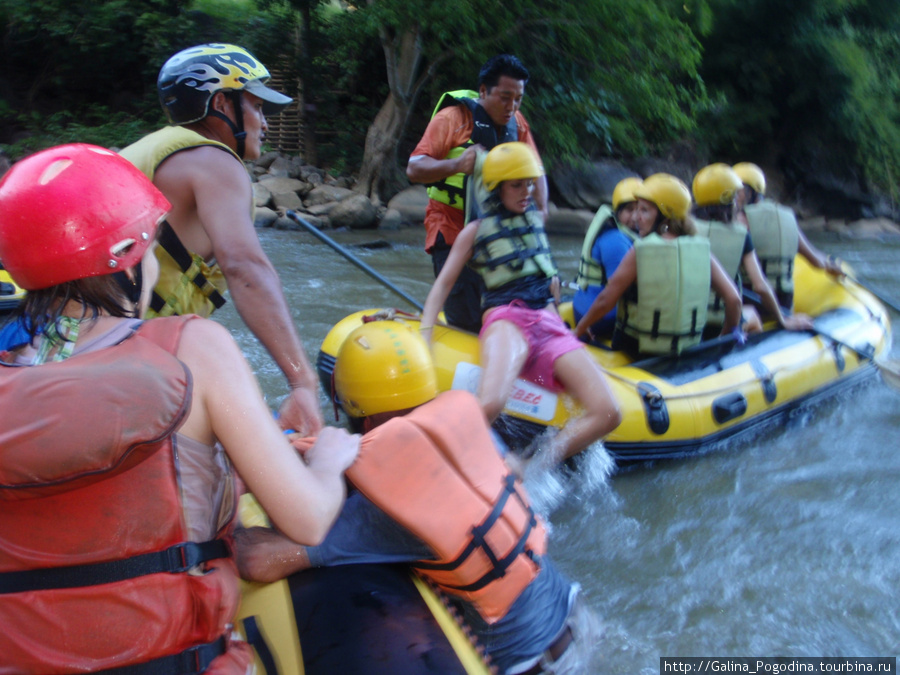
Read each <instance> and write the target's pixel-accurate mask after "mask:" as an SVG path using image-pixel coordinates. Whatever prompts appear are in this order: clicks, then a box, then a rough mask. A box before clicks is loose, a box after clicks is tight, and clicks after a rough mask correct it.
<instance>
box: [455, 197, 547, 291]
mask: <svg viewBox="0 0 900 675" xmlns="http://www.w3.org/2000/svg"><path fill="white" fill-rule="evenodd" d="M469 266H470V267H472V268H473V269H474V270H475V271H476V272H478V273H479V274H480V275H481V277H482V278H483V279H484V284H485V286H486V287H487V288H488V289H490V290H493V289H495V288H499V287H501V286H503V285H504V284H508V283H509V282H510V281H514V280H516V279H521V278H523V277H528V276H533V275H536V274H540V275H543V276H545V277H547V278H551V277H553V276H554V275H555V274H556V273H557V268H556V263H555V262H554V261H553V256H552V255H551V253H550V242H549V241H548V239H547V234H546V232H544V219H543V216H542V215H541V214H540V213H539V212H538V211H536V210H534V209H531V210H528V211H526V212H525V213H524V214H522V215H520V216H511V217H507V218H500V216H488V217H487V218H483V219H482V220H481V222H480V223H479V225H478V232H477V234H476V235H475V245H474V247H473V249H472V257H471V259H470V260H469Z"/></svg>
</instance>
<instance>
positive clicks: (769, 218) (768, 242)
mask: <svg viewBox="0 0 900 675" xmlns="http://www.w3.org/2000/svg"><path fill="white" fill-rule="evenodd" d="M744 213H745V214H746V215H747V223H748V225H749V226H750V237H751V238H752V239H753V247H754V248H755V249H756V256H757V257H758V258H759V264H760V266H761V267H762V271H763V273H764V274H765V275H766V278H767V279H768V280H769V284H771V286H772V288H773V289H775V292H776V293H777V294H778V295H779V296H782V295H785V294H792V293H793V292H794V258H795V257H796V255H797V251H798V250H799V249H800V228H799V226H798V225H797V218H796V216H795V215H794V212H793V211H792V210H791V209H789V208H788V207H786V206H782V205H781V204H777V203H775V202H773V201H771V200H765V201H763V202H759V203H758V204H748V205H747V206H746V207H745V208H744Z"/></svg>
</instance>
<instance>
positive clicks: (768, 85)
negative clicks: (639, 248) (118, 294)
mask: <svg viewBox="0 0 900 675" xmlns="http://www.w3.org/2000/svg"><path fill="white" fill-rule="evenodd" d="M0 17H2V20H3V26H4V31H3V41H2V45H0V49H2V57H3V63H4V64H5V66H4V73H5V77H4V78H3V79H2V80H0V143H2V144H3V148H4V150H5V152H6V153H7V154H8V155H9V156H10V157H11V158H13V159H15V158H17V157H19V156H21V155H22V154H24V153H26V152H29V151H31V150H33V149H35V148H38V147H42V146H45V145H49V144H52V143H56V142H60V141H66V140H75V139H77V140H85V141H90V142H94V143H99V144H102V145H107V146H122V145H124V144H126V143H128V142H130V141H131V140H134V139H135V138H136V137H138V136H139V135H140V134H141V133H142V132H144V131H146V130H147V129H150V128H153V127H155V126H157V125H159V124H160V123H161V122H162V116H161V113H160V112H159V109H158V104H157V101H156V95H155V80H156V73H157V72H158V69H159V66H160V65H161V64H162V62H163V61H164V60H165V58H167V57H168V56H169V55H170V54H172V53H173V52H174V51H176V50H178V49H180V48H183V47H186V46H189V45H191V44H197V43H200V42H206V41H212V40H223V41H230V42H236V43H239V44H242V45H244V46H246V47H247V48H248V49H250V50H251V51H253V52H254V53H256V54H257V56H259V57H260V58H261V59H262V60H263V61H265V62H269V63H272V62H274V60H275V59H277V58H279V57H286V58H287V60H288V62H289V63H290V64H292V65H294V66H296V68H297V71H298V72H299V73H301V74H302V76H303V86H304V91H305V96H306V97H307V100H306V103H312V104H314V105H315V108H316V111H317V114H316V117H315V128H314V131H315V135H314V136H313V137H312V140H314V141H315V142H316V145H315V146H314V150H315V156H316V159H317V160H318V162H319V163H320V164H323V165H327V166H333V167H335V168H337V169H339V170H343V171H352V172H354V173H356V174H357V175H358V176H359V178H360V183H361V185H362V188H361V189H363V190H364V191H367V192H368V193H369V194H371V195H373V196H381V197H382V198H384V197H387V196H390V194H392V193H393V192H394V191H396V189H398V188H399V187H400V186H402V185H403V181H404V177H403V175H402V172H401V168H402V165H403V164H404V161H403V160H404V158H405V156H406V155H407V154H408V151H409V150H410V148H411V146H412V145H413V144H414V143H415V141H416V140H417V138H418V135H419V133H420V132H421V130H422V128H423V127H424V125H425V123H426V122H427V119H428V117H429V116H430V113H431V108H432V106H433V105H434V101H435V100H436V99H437V97H438V95H439V93H440V92H441V91H444V90H446V89H449V88H460V87H474V85H475V79H476V74H477V70H478V68H479V66H480V64H481V63H482V62H483V61H484V60H485V59H486V58H487V57H488V56H490V55H492V54H494V53H497V52H500V51H511V52H514V53H517V54H518V55H519V56H520V57H521V58H522V59H523V61H525V63H526V65H528V66H529V68H530V69H531V72H532V79H531V82H530V84H529V86H528V90H527V100H526V103H525V106H526V112H527V115H528V117H529V120H530V121H531V123H532V125H533V126H534V127H535V129H536V130H537V132H538V138H539V142H540V144H541V146H542V150H543V154H544V155H545V159H546V160H547V161H548V162H549V163H551V164H552V163H554V162H571V161H573V160H576V159H578V158H599V157H620V158H628V157H633V156H639V155H663V156H665V155H667V154H670V153H671V152H673V149H674V148H689V149H690V152H691V153H692V154H693V156H695V157H696V158H697V160H698V161H700V162H704V161H707V160H710V159H716V160H718V159H722V160H724V161H737V160H745V159H749V160H755V161H757V162H760V163H763V164H765V165H767V166H776V167H778V168H780V169H782V170H783V171H784V172H785V174H786V175H788V176H792V175H793V176H796V177H798V178H799V177H802V175H803V174H804V173H805V172H809V171H810V170H813V169H815V170H816V171H821V172H825V173H827V174H828V175H830V176H832V177H833V178H834V180H835V181H840V182H842V183H843V184H844V185H847V184H850V185H855V186H857V187H858V189H859V190H860V191H861V192H875V193H879V194H882V195H888V196H890V197H891V198H892V199H893V197H894V192H895V190H896V188H895V185H894V178H893V177H894V176H895V175H900V108H898V97H900V77H898V70H897V66H896V63H897V57H898V55H900V0H792V1H791V2H789V3H785V2H781V1H780V0H687V1H683V2H657V1H655V0H634V1H633V2H621V1H620V0H584V1H582V2H577V3H574V2H570V1H569V0H541V1H540V2H539V1H537V0H517V1H516V2H502V3H501V2H498V1H497V0H469V1H468V2H464V3H452V4H449V5H448V4H447V3H437V2H432V1H431V0H358V1H355V2H338V0H328V1H326V0H256V2H254V1H253V0H193V1H190V2H189V1H187V0H91V1H87V0H29V2H21V1H20V0H0Z"/></svg>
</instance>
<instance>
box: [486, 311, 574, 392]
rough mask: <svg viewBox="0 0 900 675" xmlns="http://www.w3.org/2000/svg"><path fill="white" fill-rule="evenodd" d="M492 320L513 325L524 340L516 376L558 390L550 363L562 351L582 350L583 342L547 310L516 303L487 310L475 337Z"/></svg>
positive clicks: (560, 354)
mask: <svg viewBox="0 0 900 675" xmlns="http://www.w3.org/2000/svg"><path fill="white" fill-rule="evenodd" d="M495 321H509V322H511V323H513V324H515V325H516V327H517V328H518V329H519V330H520V331H522V335H523V336H524V337H525V341H526V342H527V343H528V358H526V359H525V365H524V366H522V372H521V373H519V377H522V378H524V379H526V380H528V381H529V382H534V383H535V384H537V385H539V386H541V387H545V388H546V389H549V390H551V391H562V390H563V388H564V387H563V386H562V384H560V382H559V380H557V379H556V377H555V376H554V375H553V364H554V363H556V359H558V358H559V357H560V356H562V355H563V354H568V353H569V352H572V351H575V350H576V349H583V348H584V343H583V342H581V341H580V340H579V339H578V338H576V337H575V334H574V333H572V331H571V330H569V327H568V326H567V325H566V324H565V322H564V321H563V320H562V319H561V318H560V316H559V315H558V314H556V313H555V312H552V311H550V310H549V309H530V308H529V307H526V306H525V305H520V304H518V302H516V303H513V304H510V305H501V306H500V307H495V308H493V309H491V311H489V312H488V315H487V319H486V320H485V322H484V325H483V326H482V328H481V332H480V333H479V334H478V337H479V338H481V337H483V336H484V332H485V331H486V330H487V329H488V327H489V326H490V325H491V324H493V323H494V322H495Z"/></svg>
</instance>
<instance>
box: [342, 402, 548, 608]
mask: <svg viewBox="0 0 900 675" xmlns="http://www.w3.org/2000/svg"><path fill="white" fill-rule="evenodd" d="M347 477H348V478H349V479H350V480H351V481H353V484H354V485H355V486H356V487H357V488H358V489H359V490H360V492H362V493H363V494H364V495H365V496H366V497H367V498H368V499H369V500H371V501H372V502H373V503H374V504H376V505H377V506H378V507H379V508H380V509H381V510H382V511H384V512H385V513H386V514H387V515H389V516H390V517H391V518H393V519H394V520H395V521H397V522H398V523H400V524H401V525H403V527H405V528H406V529H407V530H409V531H410V532H412V533H413V534H415V535H416V536H417V537H419V539H421V540H422V541H424V542H425V543H426V544H427V545H428V546H429V548H431V550H432V551H433V552H434V553H435V557H436V558H437V561H431V560H423V561H419V562H417V563H415V564H414V565H413V567H414V569H415V570H416V571H417V572H418V573H419V574H421V575H422V576H424V577H425V578H427V579H429V580H430V581H432V582H433V583H434V584H436V585H437V586H438V587H439V588H441V589H442V590H444V591H445V592H446V593H448V594H450V595H453V596H459V597H461V598H463V599H465V600H467V601H468V602H470V603H472V605H473V606H474V607H475V609H476V610H477V611H478V613H479V614H480V615H481V616H482V617H483V618H484V620H485V621H487V622H488V623H494V622H496V621H497V620H499V619H501V618H502V617H503V616H505V615H506V613H507V612H508V611H509V608H510V607H511V606H512V604H513V603H514V602H515V600H516V599H517V598H518V597H519V595H520V594H521V593H522V591H523V590H525V588H527V586H528V584H530V583H531V581H532V580H533V579H534V578H535V577H536V576H537V574H538V571H539V569H540V557H541V556H542V555H543V554H544V552H545V550H546V533H545V531H544V525H543V522H542V521H541V520H540V519H539V518H538V517H537V516H536V515H535V513H534V511H533V510H532V509H531V506H530V505H529V503H528V498H527V495H526V494H525V491H524V489H523V487H522V484H521V482H519V481H518V480H517V479H516V478H515V477H514V476H512V475H511V474H510V473H509V471H508V470H507V467H506V464H505V463H504V462H503V460H502V459H501V457H500V455H499V454H498V453H497V451H496V449H495V447H494V443H493V440H492V439H491V436H490V432H489V427H488V424H487V420H485V418H484V413H483V412H482V410H481V407H480V406H479V404H478V401H477V400H476V399H475V397H474V396H473V395H472V394H470V393H469V392H466V391H447V392H444V393H442V394H440V395H438V397H437V398H436V399H434V400H433V401H430V402H429V403H426V404H425V405H423V406H420V407H419V408H416V409H415V410H414V411H413V412H411V413H409V414H407V415H405V416H403V417H395V418H394V419H392V420H389V421H388V422H386V423H385V424H382V425H381V426H379V427H377V428H376V429H374V430H373V431H370V432H369V433H367V434H366V435H365V436H364V437H363V439H362V442H361V444H360V451H359V457H358V458H357V460H356V462H354V464H353V466H351V467H350V468H349V469H348V470H347Z"/></svg>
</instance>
